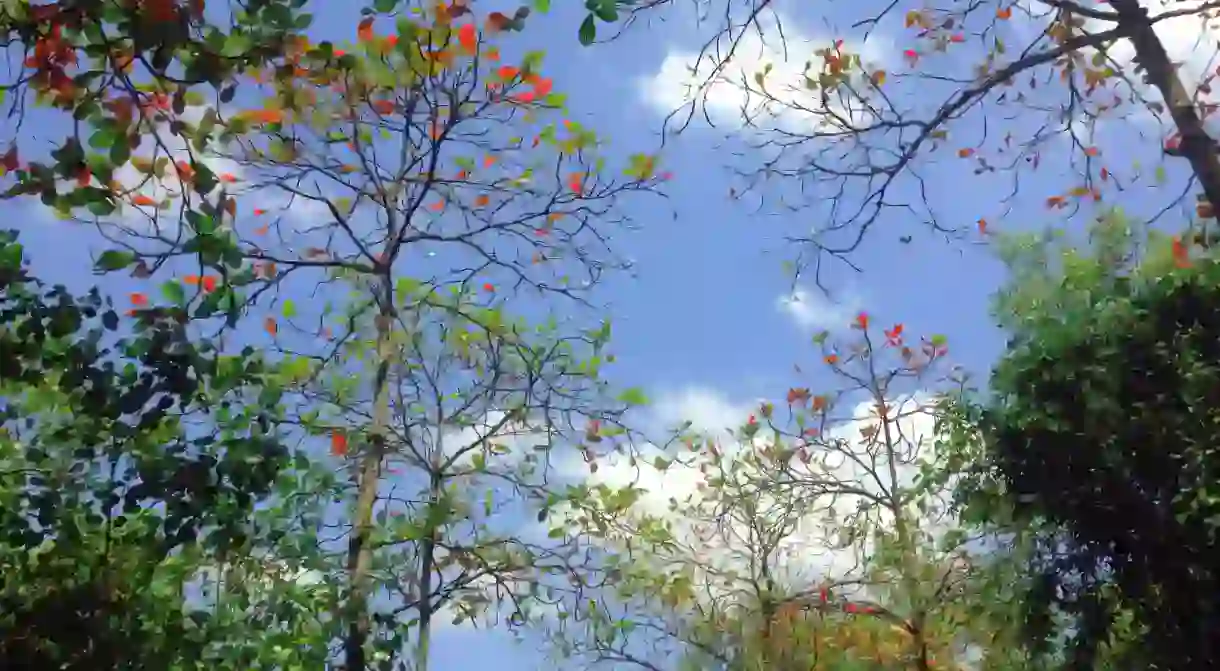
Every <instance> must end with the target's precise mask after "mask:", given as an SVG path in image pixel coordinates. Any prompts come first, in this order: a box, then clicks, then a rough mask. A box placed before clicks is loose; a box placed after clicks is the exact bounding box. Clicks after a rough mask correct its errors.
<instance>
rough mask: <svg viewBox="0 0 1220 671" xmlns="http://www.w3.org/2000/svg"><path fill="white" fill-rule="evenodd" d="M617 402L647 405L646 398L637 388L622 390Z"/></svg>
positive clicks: (641, 390)
mask: <svg viewBox="0 0 1220 671" xmlns="http://www.w3.org/2000/svg"><path fill="white" fill-rule="evenodd" d="M618 400H620V401H622V402H623V403H626V404H627V405H648V396H646V395H645V394H644V390H643V389H640V388H639V387H632V388H630V389H626V390H624V391H623V393H621V394H619V395H618Z"/></svg>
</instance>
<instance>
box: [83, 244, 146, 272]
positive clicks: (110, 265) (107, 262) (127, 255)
mask: <svg viewBox="0 0 1220 671" xmlns="http://www.w3.org/2000/svg"><path fill="white" fill-rule="evenodd" d="M135 262H136V255H135V254H134V253H132V252H126V251H121V250H117V249H108V250H106V251H104V252H102V255H101V256H100V257H98V259H97V262H96V263H94V266H93V267H94V268H96V269H97V270H100V271H102V272H104V273H109V272H113V271H115V270H122V269H124V268H126V267H127V266H130V265H131V264H133V263H135Z"/></svg>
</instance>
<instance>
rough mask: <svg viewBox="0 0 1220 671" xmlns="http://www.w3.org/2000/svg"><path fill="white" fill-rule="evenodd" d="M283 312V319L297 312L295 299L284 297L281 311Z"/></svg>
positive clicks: (293, 315)
mask: <svg viewBox="0 0 1220 671" xmlns="http://www.w3.org/2000/svg"><path fill="white" fill-rule="evenodd" d="M283 314H284V318H285V319H291V318H293V317H295V316H296V314H297V304H296V302H295V301H293V300H292V299H291V298H289V299H286V300H285V301H284V311H283Z"/></svg>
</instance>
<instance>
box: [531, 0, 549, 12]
mask: <svg viewBox="0 0 1220 671" xmlns="http://www.w3.org/2000/svg"><path fill="white" fill-rule="evenodd" d="M534 9H536V10H538V11H540V12H549V11H551V0H534Z"/></svg>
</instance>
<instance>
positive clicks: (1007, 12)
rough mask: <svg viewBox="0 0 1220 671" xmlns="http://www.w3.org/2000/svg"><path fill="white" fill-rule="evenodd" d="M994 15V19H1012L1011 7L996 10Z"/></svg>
mask: <svg viewBox="0 0 1220 671" xmlns="http://www.w3.org/2000/svg"><path fill="white" fill-rule="evenodd" d="M995 15H996V18H998V19H1003V20H1005V21H1006V20H1008V19H1011V18H1012V7H1005V8H1003V9H998V10H996V13H995Z"/></svg>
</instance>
